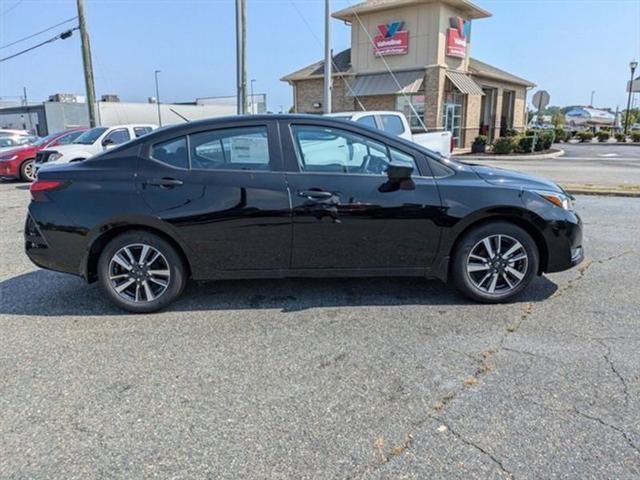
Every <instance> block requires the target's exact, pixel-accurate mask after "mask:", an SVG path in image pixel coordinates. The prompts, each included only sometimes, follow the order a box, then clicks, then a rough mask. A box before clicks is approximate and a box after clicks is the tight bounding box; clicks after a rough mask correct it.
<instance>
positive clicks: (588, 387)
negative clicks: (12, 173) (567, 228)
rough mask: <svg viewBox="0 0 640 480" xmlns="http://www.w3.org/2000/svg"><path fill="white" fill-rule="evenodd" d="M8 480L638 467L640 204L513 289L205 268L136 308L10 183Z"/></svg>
mask: <svg viewBox="0 0 640 480" xmlns="http://www.w3.org/2000/svg"><path fill="white" fill-rule="evenodd" d="M0 198H1V199H2V208H1V209H0V225H2V231H1V232H2V235H1V238H0V246H1V249H0V265H2V269H1V270H0V329H1V331H2V334H1V335H0V379H1V383H0V385H1V386H0V478H3V479H4V478H10V479H13V478H15V479H18V478H20V479H22V478H29V479H46V478H56V479H59V478H64V479H93V478H100V479H104V478H216V479H217V478H229V479H231V478H234V479H237V478H243V479H254V478H257V479H262V478H270V479H273V478H276V479H289V478H291V479H305V478H309V479H311V478H313V479H318V478H321V479H332V478H336V479H347V478H349V479H351V478H367V479H382V478H402V479H425V478H456V479H458V478H459V479H498V478H503V479H506V478H517V479H523V478H531V479H546V478H580V479H602V478H610V479H637V478H639V477H640V368H639V366H640V348H639V346H640V314H639V313H640V282H639V281H638V280H639V277H638V271H640V235H638V230H639V228H640V224H639V223H638V220H637V219H638V218H640V199H628V198H608V197H579V198H578V209H579V211H580V213H581V214H582V216H583V219H584V222H585V248H586V255H587V260H586V261H585V262H584V263H583V264H582V265H580V267H579V268H575V269H573V270H571V271H568V272H563V273H559V274H553V275H549V276H546V277H542V278H539V279H537V280H536V281H534V283H533V284H532V286H531V288H530V289H529V291H528V292H527V293H526V294H525V295H524V296H523V297H521V298H520V299H519V300H518V301H516V302H514V303H511V304H507V305H494V306H491V305H478V304H473V303H470V302H468V301H466V300H464V299H463V298H461V297H460V296H458V295H457V294H456V293H455V292H454V291H453V290H451V289H449V288H447V287H446V286H444V285H442V284H440V283H438V282H435V281H433V282H432V281H426V280H416V279H401V278H388V279H351V280H347V279H335V280H311V279H305V280H277V281H244V282H241V281H232V282H218V283H201V284H191V285H190V286H189V287H188V288H187V290H186V291H185V294H184V296H183V297H182V298H181V299H180V300H179V301H178V302H177V303H176V304H175V305H173V306H172V307H171V308H170V309H169V310H167V311H165V312H161V313H157V314H151V315H144V316H134V315H130V314H126V313H123V312H121V311H118V310H117V309H115V308H114V307H113V306H112V305H111V304H110V303H108V302H107V301H106V299H105V298H104V296H103V295H102V294H101V292H100V290H99V288H98V287H97V286H96V285H90V286H87V285H85V284H84V283H83V282H82V281H81V280H80V279H78V278H74V277H71V276H67V275H63V274H58V273H54V272H47V271H43V270H39V269H37V268H36V267H34V266H33V265H32V264H31V263H30V262H29V261H28V259H27V258H26V257H25V255H24V253H23V241H22V228H23V221H24V216H25V211H26V205H27V203H28V192H27V191H26V186H24V185H21V184H18V183H14V182H12V183H4V184H0Z"/></svg>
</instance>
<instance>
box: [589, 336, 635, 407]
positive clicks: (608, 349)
mask: <svg viewBox="0 0 640 480" xmlns="http://www.w3.org/2000/svg"><path fill="white" fill-rule="evenodd" d="M595 342H596V343H598V344H599V345H600V346H602V348H604V349H605V354H604V355H603V357H604V359H605V361H606V362H607V363H608V364H609V368H610V369H611V371H612V372H613V374H614V375H615V376H616V377H618V380H620V383H621V384H622V392H623V393H624V405H625V407H626V406H628V405H629V386H628V385H627V381H626V380H625V378H624V377H623V376H622V374H621V373H620V372H619V371H618V369H617V368H616V366H615V364H614V363H613V360H611V346H610V345H607V344H606V343H604V342H603V341H602V340H595Z"/></svg>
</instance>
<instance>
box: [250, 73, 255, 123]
mask: <svg viewBox="0 0 640 480" xmlns="http://www.w3.org/2000/svg"><path fill="white" fill-rule="evenodd" d="M255 81H256V79H255V78H252V79H251V115H255V114H256V111H255V108H253V104H254V102H255V98H254V96H253V84H254V83H255Z"/></svg>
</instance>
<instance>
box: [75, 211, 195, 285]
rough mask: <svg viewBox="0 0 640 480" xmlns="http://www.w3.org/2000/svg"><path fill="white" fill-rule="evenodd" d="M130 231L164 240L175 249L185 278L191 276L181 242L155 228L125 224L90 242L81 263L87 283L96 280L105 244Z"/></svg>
mask: <svg viewBox="0 0 640 480" xmlns="http://www.w3.org/2000/svg"><path fill="white" fill-rule="evenodd" d="M131 231H144V232H148V233H151V234H154V235H157V236H158V237H160V238H162V239H163V240H165V241H166V242H167V243H169V244H170V245H171V246H172V247H173V248H175V250H176V252H177V253H178V255H179V256H180V258H182V261H183V263H184V265H185V268H186V269H187V277H189V276H191V263H190V262H189V257H188V255H187V254H186V249H185V247H184V246H183V245H182V244H181V242H179V241H178V240H176V239H175V237H174V236H172V235H171V234H169V233H167V232H166V231H165V230H163V229H162V228H159V227H157V226H153V225H149V224H144V223H126V224H120V225H116V226H112V227H110V228H108V229H104V230H102V231H101V232H100V233H99V234H98V235H97V236H96V237H95V238H94V239H93V240H92V241H91V243H90V245H89V248H88V249H87V253H86V255H85V259H84V261H83V267H84V268H83V270H84V272H83V276H84V278H85V279H86V280H87V282H89V283H93V282H95V281H96V280H97V268H98V259H99V258H100V254H101V253H102V251H103V250H104V248H105V247H106V246H107V244H108V243H109V242H110V241H111V240H113V239H114V238H115V237H117V236H118V235H121V234H123V233H126V232H131Z"/></svg>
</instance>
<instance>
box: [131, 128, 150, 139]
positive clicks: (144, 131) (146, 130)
mask: <svg viewBox="0 0 640 480" xmlns="http://www.w3.org/2000/svg"><path fill="white" fill-rule="evenodd" d="M151 130H152V129H151V127H133V133H135V135H136V138H138V137H141V136H143V135H146V134H147V133H149V132H150V131H151Z"/></svg>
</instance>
